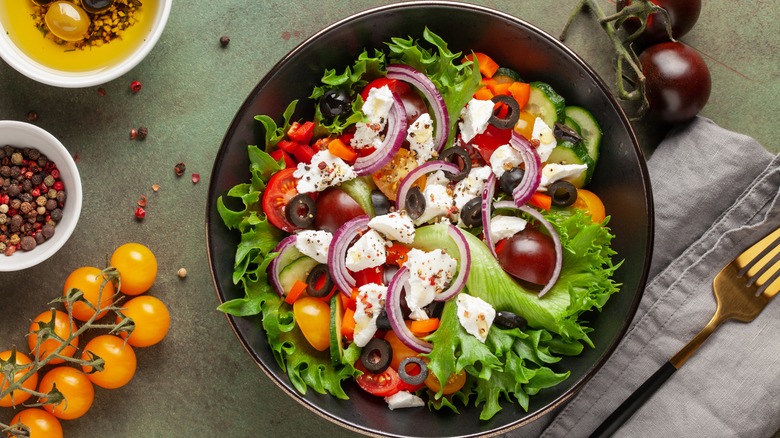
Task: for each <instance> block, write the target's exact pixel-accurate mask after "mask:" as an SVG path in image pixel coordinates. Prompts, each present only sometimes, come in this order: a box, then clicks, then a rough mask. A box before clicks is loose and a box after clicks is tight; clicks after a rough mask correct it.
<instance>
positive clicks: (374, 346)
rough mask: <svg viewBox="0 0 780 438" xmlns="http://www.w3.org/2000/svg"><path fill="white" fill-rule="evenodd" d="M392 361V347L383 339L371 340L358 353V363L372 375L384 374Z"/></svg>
mask: <svg viewBox="0 0 780 438" xmlns="http://www.w3.org/2000/svg"><path fill="white" fill-rule="evenodd" d="M392 360H393V347H392V346H390V343H389V342H387V341H385V340H384V339H379V338H373V339H371V340H370V341H368V344H366V346H365V347H363V352H362V353H360V363H362V364H363V366H364V367H365V368H366V370H368V371H369V372H372V373H381V372H384V371H385V370H386V369H387V367H389V366H390V362H392Z"/></svg>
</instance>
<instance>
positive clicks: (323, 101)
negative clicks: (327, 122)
mask: <svg viewBox="0 0 780 438" xmlns="http://www.w3.org/2000/svg"><path fill="white" fill-rule="evenodd" d="M351 109H352V100H351V99H350V98H349V95H348V94H347V92H346V91H344V90H342V89H340V88H333V89H330V90H328V91H326V92H325V94H324V95H323V96H322V98H320V112H322V115H323V116H325V117H327V118H329V119H332V118H334V117H337V116H340V115H343V114H347V113H349V111H350V110H351Z"/></svg>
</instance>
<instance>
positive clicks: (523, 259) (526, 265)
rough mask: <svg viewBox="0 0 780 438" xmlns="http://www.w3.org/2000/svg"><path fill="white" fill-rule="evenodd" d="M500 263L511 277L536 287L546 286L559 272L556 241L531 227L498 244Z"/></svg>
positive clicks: (497, 251)
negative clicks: (536, 285) (554, 242)
mask: <svg viewBox="0 0 780 438" xmlns="http://www.w3.org/2000/svg"><path fill="white" fill-rule="evenodd" d="M496 255H497V256H498V263H499V264H500V265H501V267H502V268H503V269H504V270H505V271H506V272H508V273H509V274H510V275H512V276H514V277H516V278H519V279H520V280H524V281H527V282H530V283H534V284H546V283H547V282H548V281H550V278H551V277H552V274H553V271H554V270H555V245H554V244H553V241H552V238H551V237H550V236H548V235H547V234H544V233H542V232H541V231H539V230H537V229H536V228H531V227H527V228H526V229H524V230H523V231H520V232H518V233H516V234H515V235H514V236H512V237H508V238H506V239H503V240H500V241H499V242H498V243H497V244H496Z"/></svg>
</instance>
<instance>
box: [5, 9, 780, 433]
mask: <svg viewBox="0 0 780 438" xmlns="http://www.w3.org/2000/svg"><path fill="white" fill-rule="evenodd" d="M3 1H8V0H3ZM12 1H20V0H12ZM389 3H393V2H388V1H336V0H322V1H318V2H316V3H315V2H305V3H304V2H302V1H287V2H282V1H268V2H260V1H250V0H221V1H219V2H195V1H182V0H179V1H176V2H174V6H173V10H172V13H171V16H170V20H169V22H168V27H167V29H166V31H165V33H164V34H163V36H162V38H161V40H160V42H159V43H158V45H157V47H156V48H155V49H154V50H153V51H152V53H151V54H150V55H149V56H148V57H147V58H146V59H145V60H144V61H143V62H142V63H141V64H140V65H139V66H138V67H136V68H135V69H134V70H133V71H131V72H130V73H128V74H127V75H125V76H123V77H121V78H119V79H117V80H115V81H113V82H111V83H108V84H105V85H103V87H104V88H105V90H106V91H107V94H106V95H105V96H104V97H100V96H98V93H97V92H96V90H97V87H91V88H86V89H76V90H71V89H58V88H53V87H49V86H45V85H41V84H38V83H36V82H33V81H32V80H29V79H27V78H26V77H24V76H22V75H21V74H19V73H17V72H16V71H15V70H13V69H11V68H10V67H9V66H8V65H6V64H5V63H0V119H11V120H25V118H26V115H27V113H28V111H30V110H35V111H36V112H37V113H38V114H39V117H40V118H39V120H38V121H37V124H38V125H39V126H41V127H43V128H45V129H47V130H49V131H50V132H51V133H53V134H54V135H55V136H57V137H58V138H59V139H60V140H61V141H62V142H63V143H64V144H65V145H66V146H67V147H68V149H69V150H70V151H71V152H72V153H73V154H74V155H78V157H79V162H78V166H79V169H80V171H81V176H82V181H83V183H84V208H83V211H82V216H81V221H80V222H79V225H78V227H77V229H76V231H75V233H74V234H73V236H72V237H71V239H70V241H69V242H68V243H67V244H66V245H65V247H64V248H63V249H62V250H61V251H60V252H59V253H58V254H56V255H55V256H54V257H52V258H51V259H49V260H48V261H47V262H45V263H43V264H42V265H40V266H38V267H36V268H32V269H28V270H26V271H23V272H19V273H0V349H5V348H8V347H10V346H12V345H17V346H19V347H20V348H21V347H22V346H24V345H25V344H26V340H25V338H24V334H25V332H26V330H27V327H28V325H29V320H30V319H31V318H32V317H34V316H35V315H37V314H38V313H39V312H40V311H41V310H42V309H45V308H47V303H48V302H49V301H50V300H51V299H53V298H55V297H56V296H57V295H58V294H59V293H61V288H62V284H63V282H64V280H65V278H66V276H67V274H68V273H69V272H70V271H72V270H73V269H75V268H76V267H79V266H82V265H96V266H103V265H104V264H105V260H106V258H107V257H108V256H109V255H110V254H111V252H112V251H113V250H114V248H116V247H117V246H119V245H120V244H122V243H125V242H128V241H139V242H142V243H144V244H146V245H148V246H149V247H151V248H152V249H153V251H155V253H156V254H157V256H158V260H159V262H160V268H159V276H158V280H157V282H156V284H155V285H154V287H153V289H152V291H151V293H152V294H153V295H156V296H158V297H160V298H162V299H163V300H164V301H165V302H166V303H168V304H169V307H170V309H171V314H172V328H171V331H170V333H169V335H168V337H167V338H166V340H165V341H164V342H163V343H161V344H159V345H157V346H153V347H149V348H146V349H137V354H138V360H139V369H138V372H137V374H136V376H135V378H134V380H133V381H132V382H131V383H130V384H129V385H128V386H126V387H124V388H121V389H118V390H114V391H108V390H102V389H98V390H97V391H96V398H95V404H94V406H93V407H92V409H91V410H90V412H89V413H88V414H87V415H86V416H85V417H83V418H81V419H78V420H74V421H66V422H63V423H64V428H65V432H66V436H68V437H93V436H102V435H109V434H110V435H111V436H122V437H124V436H150V437H157V436H165V437H168V436H272V435H273V436H284V435H298V436H314V435H319V436H332V435H335V436H340V435H344V434H346V433H347V432H346V431H345V430H344V429H341V428H340V427H338V426H336V425H334V424H331V423H329V422H328V421H326V420H323V419H321V418H319V417H318V416H316V415H315V414H313V413H311V412H308V411H307V410H305V409H303V408H301V407H300V405H298V404H297V403H296V402H295V401H293V400H292V399H291V398H290V397H288V396H287V395H286V394H285V393H283V392H282V391H281V390H279V389H278V388H277V387H276V385H274V384H273V383H272V382H271V381H269V380H268V379H267V378H266V376H265V375H264V374H263V373H262V371H260V369H259V368H257V366H256V365H255V364H254V362H253V361H252V359H251V358H250V356H249V355H248V354H247V353H246V352H245V351H244V350H243V348H242V347H241V346H240V344H239V342H238V340H237V339H236V337H235V335H234V334H233V332H232V331H231V329H230V328H229V326H228V324H227V321H226V319H225V317H224V316H223V315H221V314H220V313H219V312H217V311H216V310H215V308H216V306H217V305H218V300H217V297H216V294H215V292H214V290H213V287H212V283H211V278H210V275H209V271H208V264H207V260H206V250H205V243H204V236H205V231H204V217H205V205H206V192H207V188H208V183H209V174H210V171H211V166H212V163H213V161H214V158H215V155H216V153H217V149H218V148H219V145H220V143H221V140H222V137H223V135H224V133H225V130H226V129H227V127H228V125H229V123H230V121H231V120H232V118H233V115H234V114H235V112H236V110H237V109H238V107H239V106H240V104H241V103H242V102H243V100H244V98H245V97H246V96H247V94H248V93H249V92H250V90H251V89H252V88H253V87H254V86H255V84H256V83H257V82H258V81H259V80H260V78H262V76H263V75H264V74H265V73H267V72H268V70H269V69H270V68H271V67H272V66H273V65H274V64H275V63H276V62H277V61H278V60H279V59H280V58H281V57H282V56H284V54H285V53H287V52H288V51H289V50H290V49H292V48H294V47H295V46H296V45H297V44H299V43H300V42H302V41H303V40H304V39H305V38H306V37H308V36H310V35H311V34H313V33H314V32H316V31H318V30H320V29H321V28H323V27H325V26H327V25H329V24H331V23H332V22H335V21H337V20H339V19H341V18H344V17H346V16H348V15H349V14H351V13H353V12H356V11H358V10H364V9H367V8H370V7H372V6H378V5H383V4H389ZM472 3H478V4H482V5H485V6H489V7H492V8H495V9H499V10H502V11H504V12H507V13H510V14H513V15H515V16H518V17H521V18H524V19H526V20H527V21H529V22H531V23H533V24H535V25H537V26H538V27H540V28H542V29H544V30H547V31H549V32H550V33H552V34H557V33H558V32H560V30H561V29H562V28H563V25H564V23H565V21H566V19H567V18H568V14H567V13H559V12H556V13H551V11H550V9H551V6H550V2H549V0H524V1H522V2H518V1H486V2H472ZM576 3H577V2H576V1H574V0H567V1H560V2H557V3H556V6H555V8H554V9H555V10H556V11H568V10H571V9H572V8H573V7H574V5H575V4H576ZM602 3H603V5H604V7H605V9H608V8H609V9H611V8H612V5H611V4H610V3H609V2H607V1H603V2H602ZM769 10H770V11H774V10H773V9H769ZM778 18H780V17H778V16H777V13H776V12H771V13H764V14H755V13H754V11H753V10H752V9H751V8H746V7H744V6H742V5H740V4H739V3H738V2H732V1H726V0H710V1H707V2H705V5H704V9H703V11H702V15H701V18H700V21H699V23H698V24H697V26H696V27H695V28H694V30H693V31H692V32H691V33H690V34H689V35H688V36H686V37H684V38H683V41H684V42H687V43H689V44H691V45H692V46H694V47H695V48H697V49H698V50H700V51H701V52H702V53H703V54H704V55H705V59H706V60H707V62H708V65H709V66H710V69H711V72H712V77H713V92H712V96H711V98H710V102H709V104H708V105H707V107H706V108H705V110H704V112H703V114H704V115H705V116H707V117H710V118H712V119H713V120H714V121H715V122H717V123H719V124H720V125H722V126H724V127H726V128H729V129H732V130H736V131H739V132H742V133H744V134H747V135H750V136H753V137H755V138H756V139H758V140H759V142H761V143H762V144H763V145H764V146H765V147H766V148H767V149H769V150H770V151H774V152H778V151H780V142H778V140H777V136H776V135H773V134H774V130H775V129H776V128H775V125H776V123H775V120H776V115H777V114H778V113H780V103H778V102H780V96H779V94H780V93H779V92H780V78H779V77H778V74H779V71H778V65H780V62H778V61H780V60H779V59H778V55H777V54H778V53H780V43H779V42H778V39H777V38H772V39H765V38H764V37H763V36H762V35H763V33H764V32H766V31H767V30H769V29H777V20H778ZM221 35H229V36H230V37H231V43H230V45H229V46H228V47H227V48H225V49H223V48H221V47H220V46H219V42H218V40H219V37H220V36H221ZM567 42H568V44H569V45H570V47H571V48H572V49H574V50H575V51H576V52H578V53H579V54H580V55H581V56H582V57H583V58H584V59H585V60H586V61H587V62H589V63H590V64H591V65H592V66H593V67H594V68H595V69H596V70H597V71H598V72H600V73H601V74H602V76H603V77H604V78H606V79H607V81H608V82H611V81H612V77H613V66H612V55H611V51H610V48H609V45H608V43H607V40H606V37H605V36H604V34H603V33H602V32H601V30H600V29H599V27H598V26H597V25H596V24H595V21H593V20H592V19H591V18H590V17H587V16H581V17H579V18H578V19H577V21H576V22H575V24H574V26H573V27H572V28H571V31H570V38H569V40H568V41H567ZM136 79H137V80H140V81H142V82H143V90H142V91H141V92H140V93H138V94H137V95H133V94H131V93H130V92H129V90H128V84H129V83H130V81H132V80H136ZM142 125H143V126H147V127H148V128H149V136H148V138H147V139H146V140H145V141H142V142H141V141H130V140H128V133H129V131H130V129H131V128H134V127H138V126H142ZM636 127H637V131H638V132H639V134H640V138H641V139H642V142H643V149H645V150H646V151H648V152H649V151H652V149H653V148H654V147H655V145H656V144H657V142H658V141H659V139H660V138H661V137H662V135H663V133H664V127H661V126H655V125H653V126H651V125H647V124H642V123H638V124H637V125H636ZM735 153H738V151H735ZM178 162H184V163H185V164H186V165H187V172H186V174H185V176H183V177H180V178H178V177H176V176H175V175H174V171H173V168H174V165H175V164H176V163H178ZM193 172H195V173H200V174H201V177H202V179H201V181H200V182H199V183H198V184H193V183H192V182H191V180H190V174H191V173H193ZM153 184H159V185H160V186H161V188H160V190H159V192H156V193H154V192H153V191H152V188H151V187H152V185H153ZM141 195H145V196H147V197H148V199H149V201H148V202H149V204H148V208H147V211H148V215H147V218H146V219H145V220H144V221H143V222H138V221H136V220H135V218H134V217H133V210H134V208H135V205H136V201H137V200H138V199H139V198H140V196H141ZM0 263H2V260H0ZM180 267H185V268H186V269H187V270H188V271H189V275H188V277H187V278H186V279H184V280H181V279H179V278H178V277H177V276H176V271H177V269H179V268H180ZM11 415H12V413H11V411H10V410H8V409H0V422H8V421H10V417H11Z"/></svg>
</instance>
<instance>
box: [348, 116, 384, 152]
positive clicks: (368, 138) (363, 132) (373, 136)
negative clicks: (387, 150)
mask: <svg viewBox="0 0 780 438" xmlns="http://www.w3.org/2000/svg"><path fill="white" fill-rule="evenodd" d="M381 134H382V125H380V124H379V123H363V122H358V123H356V124H355V134H354V136H353V137H352V140H350V141H349V145H350V146H352V147H353V148H355V149H366V148H370V147H372V148H374V149H379V148H380V147H382V141H383V140H382V135H381Z"/></svg>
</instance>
